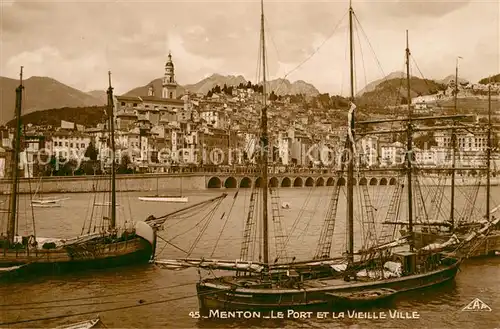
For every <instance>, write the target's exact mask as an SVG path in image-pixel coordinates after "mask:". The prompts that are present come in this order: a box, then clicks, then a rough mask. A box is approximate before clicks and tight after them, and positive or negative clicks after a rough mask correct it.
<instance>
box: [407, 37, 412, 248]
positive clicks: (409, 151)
mask: <svg viewBox="0 0 500 329" xmlns="http://www.w3.org/2000/svg"><path fill="white" fill-rule="evenodd" d="M406 83H407V86H406V87H407V89H408V94H407V104H408V136H407V137H408V138H407V145H406V165H407V171H406V177H407V181H408V183H407V185H408V231H409V232H408V233H409V234H410V250H413V195H412V172H411V171H412V167H411V165H412V160H413V159H412V134H413V132H412V123H411V117H412V110H411V86H410V44H409V41H408V30H406Z"/></svg>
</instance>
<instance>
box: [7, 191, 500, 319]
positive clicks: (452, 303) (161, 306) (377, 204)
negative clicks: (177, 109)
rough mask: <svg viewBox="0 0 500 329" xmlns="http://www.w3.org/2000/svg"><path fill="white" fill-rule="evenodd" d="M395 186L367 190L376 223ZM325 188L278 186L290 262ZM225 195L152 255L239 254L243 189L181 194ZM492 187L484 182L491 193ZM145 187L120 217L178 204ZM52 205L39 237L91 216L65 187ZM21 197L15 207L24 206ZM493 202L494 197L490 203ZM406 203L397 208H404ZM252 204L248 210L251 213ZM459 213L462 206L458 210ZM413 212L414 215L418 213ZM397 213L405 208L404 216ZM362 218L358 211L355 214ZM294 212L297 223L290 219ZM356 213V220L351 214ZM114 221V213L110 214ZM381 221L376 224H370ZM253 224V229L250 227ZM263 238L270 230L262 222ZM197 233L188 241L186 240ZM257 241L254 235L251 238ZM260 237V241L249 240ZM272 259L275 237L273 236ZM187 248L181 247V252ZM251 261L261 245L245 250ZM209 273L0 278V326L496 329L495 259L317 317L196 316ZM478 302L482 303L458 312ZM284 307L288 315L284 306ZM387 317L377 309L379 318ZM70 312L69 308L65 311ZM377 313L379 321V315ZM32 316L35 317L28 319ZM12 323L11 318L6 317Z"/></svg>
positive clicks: (85, 199) (338, 245)
mask: <svg viewBox="0 0 500 329" xmlns="http://www.w3.org/2000/svg"><path fill="white" fill-rule="evenodd" d="M394 188H395V187H389V186H375V187H369V192H370V195H371V199H372V207H373V209H374V213H375V218H376V221H377V222H379V223H380V222H381V221H382V220H383V219H384V218H385V217H384V216H385V213H386V211H387V207H388V203H389V200H390V198H391V194H392V191H393V189H394ZM331 191H332V188H330V187H328V188H327V187H319V188H288V189H280V190H279V194H280V200H281V201H280V202H287V203H289V204H290V209H280V212H281V214H282V215H283V230H284V231H285V232H286V233H288V234H289V235H290V240H289V241H288V244H287V249H286V250H287V254H288V256H289V257H296V259H297V260H301V259H307V258H310V257H312V256H313V255H314V253H315V251H316V246H317V241H318V238H319V235H320V231H321V225H322V223H323V221H324V217H325V214H326V210H327V209H326V208H327V205H328V202H329V198H330V195H331ZM222 192H228V193H229V194H228V196H227V197H226V198H225V199H224V201H223V202H222V203H221V204H220V206H219V208H218V209H217V211H215V212H214V213H213V214H208V215H207V213H206V212H203V211H200V212H198V213H194V214H193V216H192V217H188V216H181V217H178V218H175V219H172V220H168V221H167V222H166V223H165V229H164V231H161V232H159V235H160V236H161V237H162V238H163V239H165V240H167V241H169V242H170V244H166V243H164V242H163V240H162V239H160V240H159V242H158V250H157V253H158V258H163V259H173V258H180V257H187V256H189V257H202V256H203V257H205V258H219V259H232V260H235V259H238V258H239V253H240V246H241V242H242V236H243V229H244V222H245V220H246V213H247V210H248V207H249V196H250V192H251V191H250V189H241V190H240V191H239V193H238V197H237V198H236V199H234V193H235V192H236V190H235V189H232V190H231V189H227V190H217V191H214V190H207V191H193V192H187V193H186V196H188V197H189V203H188V204H187V205H190V204H194V203H196V202H200V201H203V200H206V199H209V198H213V197H215V196H217V195H220V194H221V193H222ZM498 192H500V188H499V187H493V188H492V195H495V194H496V193H498ZM468 193H469V192H467V191H465V192H464V193H463V194H460V193H457V209H458V208H460V207H463V206H464V205H466V204H467V202H470V201H468V198H467V195H468ZM141 195H144V193H123V194H122V195H120V196H119V200H118V203H119V211H118V215H119V216H120V218H126V219H127V220H130V219H134V220H144V219H145V218H147V217H148V216H149V215H154V216H161V215H164V214H167V213H169V212H172V211H175V210H177V209H180V208H183V207H185V206H186V204H168V203H156V202H141V201H139V200H138V196H141ZM344 195H345V194H344V193H343V192H342V191H341V197H340V200H339V208H338V212H337V214H338V216H337V220H336V223H335V235H334V244H333V247H332V256H335V255H340V254H341V253H342V252H343V251H344V250H345V220H344V218H345V215H344V214H345V211H344V208H345V207H344V201H343V200H344V198H345V196H344ZM483 195H484V193H483V192H482V191H479V193H478V197H477V200H476V201H475V204H476V206H477V207H478V208H479V210H478V216H480V213H481V212H483V213H484V210H482V204H483V203H484V196H483ZM69 197H70V199H69V200H66V201H64V203H63V205H62V206H61V207H60V208H36V209H34V211H35V225H36V233H37V235H38V236H41V237H61V238H65V237H72V236H75V235H77V234H80V233H81V229H82V225H83V224H84V221H87V223H88V218H89V216H90V208H91V207H90V205H91V204H92V202H93V201H92V200H93V196H92V195H91V194H71V195H69ZM26 200H27V196H23V197H22V200H21V201H20V204H23V202H24V203H26ZM496 205H497V203H495V202H494V200H493V202H492V207H494V206H496ZM20 208H21V209H23V210H24V211H25V213H24V214H20V220H19V228H18V231H19V233H20V234H25V232H24V231H23V230H25V231H29V230H30V229H31V227H32V225H33V223H32V221H31V216H30V213H29V212H30V211H31V210H30V209H29V207H23V206H20ZM403 208H404V206H402V209H403ZM259 209H260V208H259V207H258V206H257V207H256V212H258V211H259ZM457 212H458V213H460V211H458V210H457ZM417 216H418V214H417ZM403 217H404V213H403ZM358 218H360V214H358ZM297 219H299V220H297ZM359 220H361V219H359ZM118 222H120V219H119V220H118ZM355 226H356V227H355V231H356V243H357V244H359V243H360V241H361V236H362V235H363V234H364V231H363V229H362V228H361V225H360V224H359V222H358V223H357V224H356V225H355ZM377 227H379V225H377ZM258 229H259V231H260V227H258ZM270 230H271V232H270V235H271V237H272V236H273V234H274V232H275V230H276V229H275V227H274V225H273V223H272V222H271V221H270ZM197 240H198V242H197V243H196V245H194V246H193V244H194V243H195V242H196V241H197ZM257 240H258V239H257ZM257 242H258V241H257ZM270 244H271V257H270V259H272V260H274V257H275V256H274V254H275V249H274V246H275V245H274V241H272V240H271V242H270ZM186 252H188V254H186ZM252 252H253V254H254V255H255V258H256V259H258V256H259V248H258V247H257V248H252V250H251V251H250V254H252ZM200 275H201V276H203V277H204V276H207V275H209V273H207V272H206V271H200V272H198V270H197V269H186V270H179V271H171V270H164V269H159V268H156V267H154V266H151V265H145V266H139V267H133V268H120V269H108V270H101V271H87V272H83V273H73V274H66V275H60V276H47V277H39V278H36V279H34V280H32V281H30V282H14V283H8V284H6V283H2V284H1V285H0V304H1V307H0V327H2V328H3V327H9V328H11V327H12V328H53V327H56V326H58V325H63V324H67V323H74V322H78V321H81V320H85V319H89V318H92V317H94V316H97V315H99V316H100V318H101V320H102V322H103V323H104V324H105V325H106V327H108V328H249V327H251V328H433V329H434V328H437V329H440V328H443V329H444V328H492V329H493V328H499V327H500V320H499V317H498V312H499V310H500V298H498V297H497V296H498V287H499V286H500V257H491V258H485V259H469V260H466V261H464V263H463V264H462V266H461V269H460V271H459V273H458V275H457V277H456V280H455V281H454V282H449V283H446V284H443V285H441V286H439V287H433V288H429V289H426V290H422V291H418V292H413V293H405V294H402V295H399V296H398V297H397V298H396V300H395V301H394V302H393V303H392V304H391V305H389V306H388V307H387V308H383V309H382V308H377V309H370V310H363V311H359V312H358V313H356V314H355V315H353V314H348V313H347V312H346V313H345V314H344V316H343V317H342V315H341V314H336V315H335V318H334V316H332V314H331V313H330V314H329V315H327V316H325V317H324V318H318V315H317V314H312V315H310V318H308V317H307V315H304V316H302V318H296V319H295V318H293V317H294V315H293V314H290V316H288V314H285V316H284V318H283V319H263V318H260V319H259V318H258V317H257V316H254V318H253V319H245V318H244V317H242V318H236V319H234V318H233V319H210V320H207V319H204V320H201V319H197V318H196V317H197V316H196V312H197V311H198V301H197V298H196V282H197V281H198V280H199V277H200ZM475 299H479V300H480V301H481V302H482V303H484V304H485V305H488V306H489V308H490V310H488V309H487V308H483V309H479V310H464V308H465V307H466V306H467V305H468V304H469V303H471V302H472V301H473V300H475ZM285 313H287V312H285ZM380 314H385V316H380ZM69 315H74V316H71V317H67V316H69ZM377 317H378V319H377ZM33 319H36V320H37V321H30V320H33ZM11 322H18V323H16V324H7V325H2V324H6V323H11Z"/></svg>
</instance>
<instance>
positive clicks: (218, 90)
mask: <svg viewBox="0 0 500 329" xmlns="http://www.w3.org/2000/svg"><path fill="white" fill-rule="evenodd" d="M213 92H214V93H215V94H219V93H220V86H219V85H216V86H215V87H214V89H213Z"/></svg>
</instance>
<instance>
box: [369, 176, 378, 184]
mask: <svg viewBox="0 0 500 329" xmlns="http://www.w3.org/2000/svg"><path fill="white" fill-rule="evenodd" d="M377 183H378V182H377V179H376V178H375V177H373V178H372V179H370V185H377Z"/></svg>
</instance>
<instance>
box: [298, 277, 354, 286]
mask: <svg viewBox="0 0 500 329" xmlns="http://www.w3.org/2000/svg"><path fill="white" fill-rule="evenodd" d="M348 284H349V282H347V281H345V280H342V279H333V278H332V279H325V280H312V281H305V282H304V283H303V286H304V287H305V288H324V287H335V286H346V285H348Z"/></svg>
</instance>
